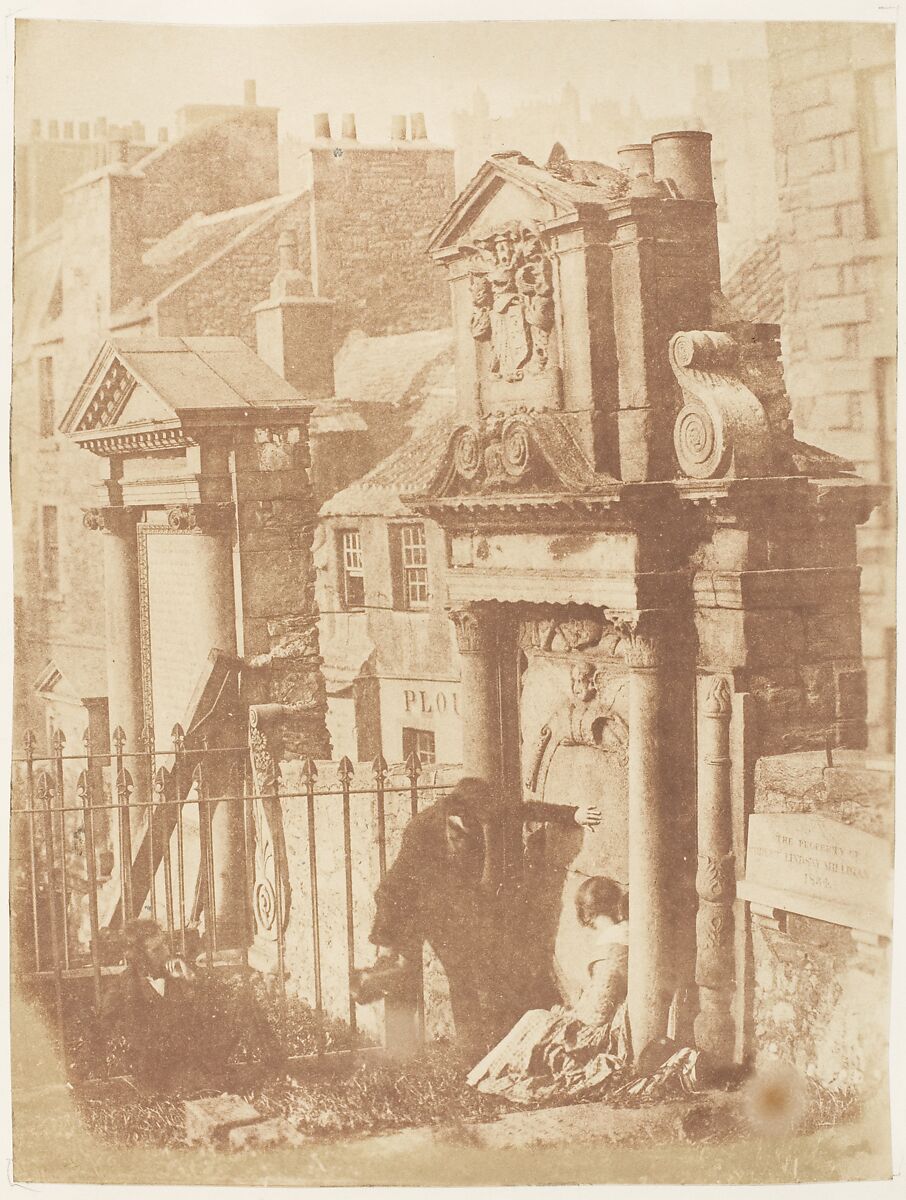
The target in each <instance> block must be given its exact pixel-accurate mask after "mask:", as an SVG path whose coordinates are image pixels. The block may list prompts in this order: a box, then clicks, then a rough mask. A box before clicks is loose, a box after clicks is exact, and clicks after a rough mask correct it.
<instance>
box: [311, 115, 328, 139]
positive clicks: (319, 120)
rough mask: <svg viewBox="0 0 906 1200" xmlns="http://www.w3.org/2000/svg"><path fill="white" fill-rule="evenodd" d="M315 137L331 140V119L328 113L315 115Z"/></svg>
mask: <svg viewBox="0 0 906 1200" xmlns="http://www.w3.org/2000/svg"><path fill="white" fill-rule="evenodd" d="M314 127H315V137H316V138H329V137H330V117H329V115H328V114H327V113H315V118H314Z"/></svg>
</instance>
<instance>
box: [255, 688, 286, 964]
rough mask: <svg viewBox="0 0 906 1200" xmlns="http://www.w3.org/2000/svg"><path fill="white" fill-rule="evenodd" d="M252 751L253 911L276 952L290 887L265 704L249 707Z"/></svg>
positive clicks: (258, 929) (259, 931)
mask: <svg viewBox="0 0 906 1200" xmlns="http://www.w3.org/2000/svg"><path fill="white" fill-rule="evenodd" d="M249 750H250V752H251V759H252V777H253V780H254V787H255V797H254V799H253V801H252V819H253V824H254V830H255V867H254V879H253V882H252V913H253V915H254V920H255V937H256V941H258V942H264V943H272V944H273V951H274V953H276V944H277V937H278V933H279V927H280V924H281V922H280V920H279V919H278V918H279V917H280V915H281V913H280V910H281V908H282V925H283V929H284V930H285V929H286V925H287V921H288V918H289V907H290V887H289V873H288V868H287V862H286V846H285V842H284V837H283V819H282V815H281V813H280V803H279V799H278V779H279V775H278V772H279V768H278V766H277V763H276V761H275V758H274V753H273V748H272V746H271V743H270V739H269V738H268V736H267V722H266V715H265V709H264V708H263V706H258V707H255V706H252V707H251V708H250V710H249Z"/></svg>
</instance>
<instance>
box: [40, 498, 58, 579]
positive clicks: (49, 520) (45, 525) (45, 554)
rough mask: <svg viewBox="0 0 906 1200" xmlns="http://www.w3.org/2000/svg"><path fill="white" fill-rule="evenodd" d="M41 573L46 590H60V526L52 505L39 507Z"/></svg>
mask: <svg viewBox="0 0 906 1200" xmlns="http://www.w3.org/2000/svg"><path fill="white" fill-rule="evenodd" d="M41 574H42V576H43V581H44V590H45V591H46V592H58V591H59V590H60V528H59V521H58V518H57V510H56V508H55V507H54V506H53V505H47V506H45V507H44V508H42V509H41Z"/></svg>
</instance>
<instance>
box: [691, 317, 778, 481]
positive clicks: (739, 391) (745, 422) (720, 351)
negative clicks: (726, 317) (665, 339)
mask: <svg viewBox="0 0 906 1200" xmlns="http://www.w3.org/2000/svg"><path fill="white" fill-rule="evenodd" d="M669 356H670V366H671V368H672V370H673V374H674V376H675V377H676V380H677V383H679V385H680V387H681V389H682V393H683V408H682V410H681V411H680V413H679V415H678V417H677V418H676V424H675V426H674V430H673V443H674V448H675V450H676V458H677V462H678V463H679V466H680V469H681V470H682V472H683V474H685V475H688V476H689V477H690V478H691V479H720V478H723V477H725V476H732V477H734V478H749V477H757V476H762V475H768V474H770V472H771V469H772V467H773V462H774V438H773V435H772V431H771V426H770V422H769V421H768V417H767V414H766V412H765V410H764V407H763V406H762V404H761V401H760V400H759V399H758V397H757V396H756V395H755V394H754V393H753V392H751V391H750V390H749V388H748V387H746V385H745V384H744V383H743V381H742V379H741V378H740V373H739V367H738V358H739V346H738V345H737V343H736V342H735V341H734V339H733V338H731V337H730V336H729V334H726V333H716V332H712V331H710V330H696V331H684V332H681V333H676V334H674V336H673V337H672V338H671V339H670V349H669Z"/></svg>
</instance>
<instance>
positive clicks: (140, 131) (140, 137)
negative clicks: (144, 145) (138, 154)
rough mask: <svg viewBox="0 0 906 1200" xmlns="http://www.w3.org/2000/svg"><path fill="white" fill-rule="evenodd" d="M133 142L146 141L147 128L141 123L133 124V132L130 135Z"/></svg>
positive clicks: (134, 122) (135, 122)
mask: <svg viewBox="0 0 906 1200" xmlns="http://www.w3.org/2000/svg"><path fill="white" fill-rule="evenodd" d="M130 136H131V138H132V140H133V142H143V141H144V140H145V127H144V125H143V124H142V123H141V121H133V122H132V130H131V134H130Z"/></svg>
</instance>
